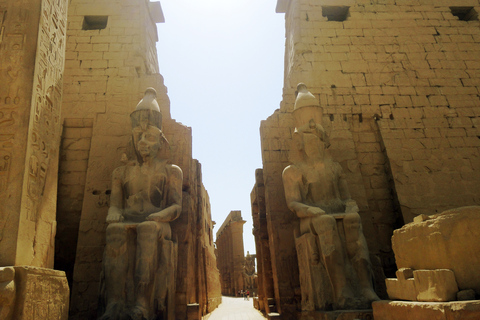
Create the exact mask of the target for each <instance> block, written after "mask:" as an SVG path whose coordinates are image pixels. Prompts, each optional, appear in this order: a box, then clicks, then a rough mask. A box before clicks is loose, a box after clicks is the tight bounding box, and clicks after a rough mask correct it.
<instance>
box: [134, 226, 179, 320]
mask: <svg viewBox="0 0 480 320" xmlns="http://www.w3.org/2000/svg"><path fill="white" fill-rule="evenodd" d="M170 233H171V231H170V225H169V224H168V223H159V222H155V221H145V222H142V223H140V224H139V225H138V226H137V256H136V262H135V279H134V280H135V294H136V307H135V311H134V314H135V317H136V318H137V319H147V316H148V312H149V309H150V307H151V306H150V305H149V302H150V298H151V294H152V288H153V282H154V280H155V271H156V269H157V263H156V262H157V259H158V256H157V254H158V239H159V238H164V237H165V236H168V237H170ZM134 319H135V318H134Z"/></svg>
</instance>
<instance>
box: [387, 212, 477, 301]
mask: <svg viewBox="0 0 480 320" xmlns="http://www.w3.org/2000/svg"><path fill="white" fill-rule="evenodd" d="M479 237H480V207H463V208H458V209H452V210H448V211H445V212H443V213H441V214H437V215H434V216H431V217H430V219H428V220H425V221H423V222H414V223H409V224H407V225H405V226H403V227H402V228H401V229H398V230H395V233H394V236H393V239H392V242H393V248H394V251H395V258H396V262H397V265H398V267H399V268H412V269H414V270H420V269H429V270H433V269H450V270H452V271H453V273H454V274H455V279H456V282H457V284H458V288H459V289H460V290H465V289H473V290H475V292H476V293H477V294H478V293H480V275H479V273H478V270H479V268H480V258H479V256H478V254H477V253H478V252H480V244H479V243H478V238H479ZM420 244H421V245H420Z"/></svg>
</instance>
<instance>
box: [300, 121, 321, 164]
mask: <svg viewBox="0 0 480 320" xmlns="http://www.w3.org/2000/svg"><path fill="white" fill-rule="evenodd" d="M293 139H294V144H295V147H296V149H297V152H298V156H299V157H300V159H304V158H305V157H308V158H310V159H317V160H323V159H324V158H325V155H326V149H327V148H328V147H329V146H330V143H329V139H328V136H327V134H326V132H325V129H323V127H322V126H321V125H320V124H318V123H315V121H313V119H312V120H310V122H309V123H308V124H307V125H304V126H302V127H301V128H296V130H295V133H294V135H293ZM293 162H295V161H293Z"/></svg>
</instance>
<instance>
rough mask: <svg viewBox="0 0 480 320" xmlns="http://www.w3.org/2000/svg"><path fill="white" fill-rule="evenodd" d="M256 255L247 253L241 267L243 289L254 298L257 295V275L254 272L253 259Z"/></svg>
mask: <svg viewBox="0 0 480 320" xmlns="http://www.w3.org/2000/svg"><path fill="white" fill-rule="evenodd" d="M256 257H257V255H255V254H250V252H248V251H247V255H246V256H245V262H244V264H243V265H244V267H243V287H244V288H245V290H248V291H249V292H250V296H251V297H254V296H256V295H257V293H258V284H257V273H256V272H255V259H256Z"/></svg>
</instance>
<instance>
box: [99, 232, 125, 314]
mask: <svg viewBox="0 0 480 320" xmlns="http://www.w3.org/2000/svg"><path fill="white" fill-rule="evenodd" d="M126 242H127V231H126V229H125V226H124V225H123V224H122V223H112V224H110V225H109V226H108V227H107V231H106V246H105V261H104V268H105V270H104V272H105V286H106V304H107V305H106V311H105V313H104V314H103V316H102V317H101V318H100V320H116V319H120V316H121V314H122V313H123V311H124V305H125V279H126V278H127V268H128V264H127V260H128V259H127V257H126V254H127V244H126Z"/></svg>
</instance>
